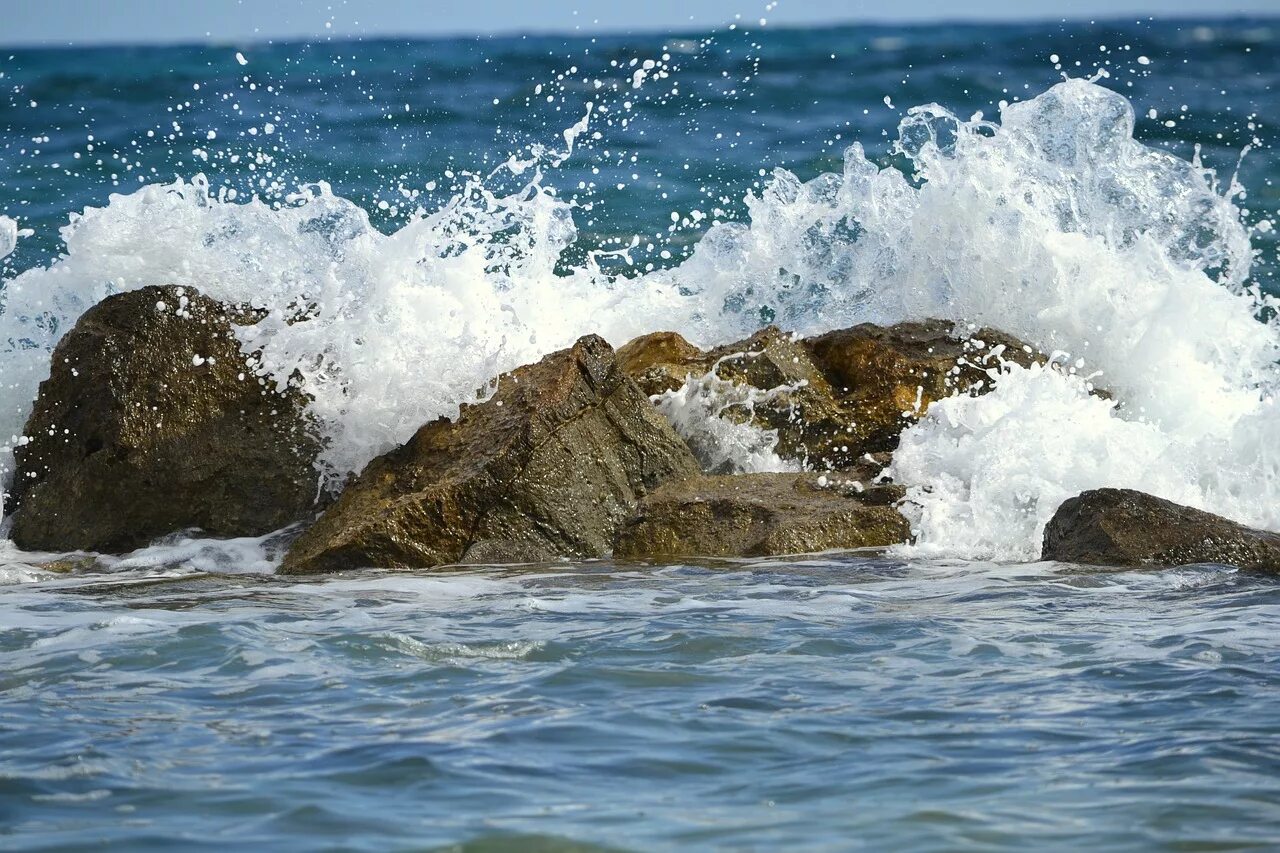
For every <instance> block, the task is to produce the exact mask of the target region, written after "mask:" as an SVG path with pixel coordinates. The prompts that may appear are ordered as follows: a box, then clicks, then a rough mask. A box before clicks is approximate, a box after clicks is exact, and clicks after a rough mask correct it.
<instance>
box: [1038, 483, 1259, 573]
mask: <svg viewBox="0 0 1280 853" xmlns="http://www.w3.org/2000/svg"><path fill="white" fill-rule="evenodd" d="M1042 557H1043V559H1046V560H1058V561H1061V562H1064V563H1084V564H1086V565H1093V566H1141V565H1155V566H1183V565H1187V564H1190V563H1223V564H1227V565H1233V566H1239V567H1240V568H1242V569H1250V570H1258V571H1267V572H1280V534H1276V533H1268V532H1266V531H1263V530H1254V529H1252V528H1249V527H1244V526H1243V525H1240V524H1236V523H1235V522H1234V521H1230V520H1228V519H1225V518H1222V517H1221V516H1217V515H1213V514H1212V513H1208V512H1204V511H1202V510H1198V509H1192V508H1190V507H1185V506H1181V505H1179V504H1176V503H1173V502H1172V501H1167V500H1164V499H1163V498H1157V497H1153V496H1152V495H1148V494H1145V493H1143V492H1137V491H1133V490H1131V489H1094V490H1092V491H1088V492H1084V493H1083V494H1080V495H1079V496H1077V497H1074V498H1071V499H1069V500H1067V501H1065V502H1064V503H1063V504H1062V506H1060V507H1058V511H1057V512H1056V513H1054V515H1053V518H1052V519H1050V521H1049V524H1048V525H1047V526H1046V527H1045V531H1044V549H1043V552H1042Z"/></svg>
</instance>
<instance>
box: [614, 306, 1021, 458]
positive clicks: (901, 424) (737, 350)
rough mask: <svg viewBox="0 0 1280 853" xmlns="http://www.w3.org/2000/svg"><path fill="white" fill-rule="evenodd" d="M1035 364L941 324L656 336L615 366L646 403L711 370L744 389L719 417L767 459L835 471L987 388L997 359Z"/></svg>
mask: <svg viewBox="0 0 1280 853" xmlns="http://www.w3.org/2000/svg"><path fill="white" fill-rule="evenodd" d="M1045 360H1046V359H1045V357H1044V356H1043V355H1042V354H1040V353H1038V352H1036V351H1034V350H1033V349H1032V348H1031V347H1030V346H1027V345H1026V344H1024V343H1023V342H1022V341H1019V340H1017V339H1016V338H1013V337H1011V336H1009V335H1005V334H1002V333H1000V332H996V331H993V330H990V329H982V330H980V331H978V332H975V333H968V334H957V333H956V331H955V324H953V323H950V322H947V321H942V320H927V321H924V322H920V323H900V324H898V325H895V326H875V325H871V324H862V325H859V326H854V327H852V328H849V329H841V330H838V331H834V332H828V333H827V334H824V335H819V336H817V337H815V338H811V339H807V340H799V339H797V338H795V336H793V335H790V334H787V333H785V332H782V331H780V330H779V329H778V328H777V327H775V326H769V327H767V328H765V329H762V330H760V331H759V332H757V333H756V334H754V335H752V336H751V337H750V338H747V339H745V340H742V341H737V342H735V343H732V344H727V345H725V346H722V347H717V348H716V349H714V350H711V351H709V352H703V351H702V350H699V349H698V348H697V347H695V346H693V345H692V344H690V343H689V342H688V341H686V340H685V339H684V338H682V337H681V336H680V335H678V334H676V333H674V332H657V333H654V334H650V335H644V336H642V337H639V338H636V339H635V340H633V341H631V342H630V343H628V344H627V345H626V346H624V347H622V349H620V350H619V361H620V363H621V364H622V365H623V369H624V370H625V371H626V372H627V373H628V375H630V376H631V377H632V378H633V379H635V380H636V382H637V383H638V384H639V385H640V387H641V388H643V389H644V390H645V393H647V394H649V395H651V396H654V395H659V394H663V393H666V392H672V391H677V390H678V389H681V388H682V386H685V384H686V380H687V379H688V378H689V377H693V378H695V379H696V378H697V377H701V376H705V375H706V374H707V373H708V372H709V371H713V370H714V375H715V376H716V377H717V378H718V379H719V380H723V381H727V382H731V383H733V384H734V385H735V386H737V387H739V388H745V389H751V393H750V394H749V395H748V397H749V399H748V400H747V401H746V402H741V401H738V400H728V401H727V404H726V405H725V406H724V407H723V408H722V409H721V410H720V412H719V417H721V418H725V419H728V420H731V421H734V422H736V423H750V424H752V425H754V426H756V427H758V428H760V429H764V430H774V431H776V433H777V436H778V442H777V446H776V447H775V452H776V453H777V454H778V455H779V456H781V457H782V458H784V459H789V460H792V461H795V462H798V463H801V464H802V465H803V466H804V467H806V468H808V469H813V470H833V469H834V470H844V469H847V468H849V467H851V466H853V465H856V464H857V463H858V460H860V459H862V458H863V456H865V455H866V454H867V453H883V452H886V451H892V450H893V449H894V448H895V447H897V444H898V437H899V435H900V434H901V432H902V430H903V429H905V428H906V427H908V426H910V425H911V424H912V423H915V422H916V421H917V420H919V419H920V418H921V417H922V416H923V415H924V413H925V412H926V411H927V410H928V408H929V404H930V403H932V402H933V401H934V400H939V399H943V398H945V397H950V396H952V395H953V394H956V393H962V394H981V393H985V392H986V391H989V390H991V389H992V388H993V387H994V376H995V373H996V371H997V370H998V368H999V365H1000V363H1001V362H1002V361H1009V362H1012V363H1015V364H1021V365H1023V366H1027V365H1030V364H1031V363H1033V362H1037V363H1044V362H1045ZM739 396H741V395H739Z"/></svg>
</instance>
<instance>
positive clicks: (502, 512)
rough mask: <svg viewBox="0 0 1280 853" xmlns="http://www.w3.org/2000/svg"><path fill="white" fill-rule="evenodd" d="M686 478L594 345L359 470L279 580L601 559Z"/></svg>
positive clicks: (431, 426) (682, 462) (505, 379)
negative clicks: (645, 507)
mask: <svg viewBox="0 0 1280 853" xmlns="http://www.w3.org/2000/svg"><path fill="white" fill-rule="evenodd" d="M697 470H698V466H697V462H696V460H694V458H693V456H692V454H691V453H690V452H689V449H688V447H687V446H686V445H685V444H684V442H683V441H682V440H681V439H680V437H679V436H678V435H676V434H675V432H674V431H673V430H672V429H671V426H670V425H669V424H668V423H667V422H666V421H665V420H664V419H663V417H662V416H661V415H660V414H659V413H658V412H657V410H655V409H654V408H653V406H652V405H651V404H650V403H649V401H648V400H647V399H646V398H645V395H644V394H643V392H641V390H640V389H639V388H638V387H636V385H635V383H634V382H632V381H631V380H630V379H629V378H627V376H626V374H624V373H623V372H622V370H621V369H620V368H619V366H618V363H617V360H616V358H615V355H614V352H613V350H612V349H611V348H610V347H609V345H608V344H607V343H605V342H604V340H602V339H601V338H599V337H596V336H594V335H592V336H588V337H584V338H582V339H580V340H579V341H578V342H577V343H576V344H574V346H573V347H572V348H570V349H566V350H561V351H560V352H556V353H552V354H551V355H549V356H547V357H546V358H544V359H543V360H542V361H540V362H538V363H537V364H533V365H526V366H525V367H521V368H518V369H517V370H515V371H513V372H511V373H509V374H504V375H503V376H502V377H500V378H499V381H498V387H497V391H496V393H495V395H494V396H493V397H492V398H490V399H489V400H487V401H485V402H483V403H480V404H477V405H472V406H464V407H463V408H462V411H461V413H460V414H459V416H458V419H457V420H456V421H449V420H446V419H443V418H442V419H440V420H436V421H432V422H431V423H428V424H426V425H425V426H423V427H422V428H421V429H419V430H418V432H417V433H416V434H415V435H414V436H413V438H412V439H410V440H409V442H408V443H407V444H405V445H404V446H402V447H400V448H397V449H396V450H393V451H392V452H390V453H388V454H385V455H383V456H380V457H378V458H377V459H375V460H373V461H372V462H371V463H369V465H368V466H367V467H366V468H365V470H364V471H363V472H362V473H361V474H360V476H359V478H358V479H356V480H355V481H354V482H353V483H351V484H350V485H348V487H347V489H346V490H345V491H344V492H343V494H342V496H341V497H340V498H339V499H338V501H337V502H336V503H335V504H334V505H333V506H332V507H330V508H329V509H328V510H327V511H326V512H325V513H324V515H322V516H321V518H320V520H319V521H318V522H317V523H316V524H315V526H314V527H312V528H311V529H310V530H308V531H307V532H306V533H304V534H303V535H302V536H301V537H300V538H299V539H298V540H297V541H296V542H295V543H294V545H293V547H292V548H291V549H290V551H289V553H288V554H287V555H286V557H285V561H284V564H283V566H282V567H281V572H283V573H285V574H310V573H317V572H331V571H338V570H342V569H349V568H359V567H366V566H368V567H382V568H425V567H431V566H437V565H443V564H453V563H512V562H536V561H544V560H554V559H559V558H562V557H571V558H589V557H599V556H603V555H605V554H607V553H608V552H609V551H610V550H611V549H612V546H613V539H614V536H615V534H616V531H617V528H618V527H619V526H621V524H622V523H623V522H625V521H626V520H627V519H628V518H630V517H631V514H632V512H633V511H634V509H635V506H636V503H637V501H638V500H639V498H640V497H641V496H642V495H643V494H645V493H646V492H647V491H649V490H650V489H652V488H654V487H656V486H657V485H658V484H659V483H661V482H662V481H664V480H666V479H669V478H672V477H676V478H679V477H687V476H690V475H692V474H695V473H696V472H697Z"/></svg>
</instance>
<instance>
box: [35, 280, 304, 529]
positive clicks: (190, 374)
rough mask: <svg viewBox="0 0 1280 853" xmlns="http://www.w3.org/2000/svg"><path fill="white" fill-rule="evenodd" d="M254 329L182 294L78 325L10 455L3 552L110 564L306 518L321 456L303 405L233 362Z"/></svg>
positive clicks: (162, 293)
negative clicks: (106, 557) (9, 523)
mask: <svg viewBox="0 0 1280 853" xmlns="http://www.w3.org/2000/svg"><path fill="white" fill-rule="evenodd" d="M184 300H185V302H184ZM160 303H163V305H164V307H163V309H161V308H160V307H159V305H160ZM257 319H258V318H257V317H255V316H252V315H250V314H248V313H246V312H242V311H237V310H236V309H233V308H231V307H229V306H226V305H223V304H221V303H219V302H215V301H214V300H212V299H208V298H206V297H204V296H202V295H200V294H198V293H197V292H196V291H194V290H192V289H191V288H185V289H184V288H180V287H146V288H143V289H141V290H135V291H132V292H129V293H123V294H120V295H117V296H112V297H109V298H107V299H105V300H103V301H102V302H101V303H99V304H98V305H96V306H94V307H93V308H91V309H90V310H89V311H87V312H86V313H85V314H84V316H82V317H81V318H80V320H79V322H77V323H76V325H75V327H74V328H73V329H72V330H71V331H70V332H68V333H67V334H66V335H65V336H64V337H63V338H62V340H61V341H60V342H59V344H58V346H57V347H56V348H55V349H54V352H53V359H52V365H51V372H50V376H49V378H48V379H47V380H45V381H44V382H43V383H41V385H40V391H39V395H38V397H37V399H36V402H35V406H34V408H33V410H32V413H31V416H30V418H29V420H28V421H27V424H26V427H25V429H24V435H25V436H26V438H27V439H29V443H28V444H25V445H23V446H20V447H18V448H17V450H16V452H15V454H14V455H15V459H16V471H15V475H14V482H13V490H12V495H11V498H12V503H13V504H14V505H16V512H15V513H14V515H13V527H12V531H11V534H10V535H11V536H12V538H13V541H14V542H15V543H16V544H17V545H18V546H19V547H21V548H26V549H30V550H45V551H71V550H85V551H105V552H120V551H127V550H131V549H133V548H137V547H140V546H142V545H145V544H147V543H148V542H150V541H151V540H152V539H154V538H156V537H158V536H161V535H163V534H165V533H170V532H173V531H175V530H181V529H184V528H191V527H197V528H200V529H202V530H203V531H204V532H205V533H207V534H209V535H211V536H253V535H258V534H262V533H266V532H268V531H271V530H275V529H277V528H280V527H283V526H285V525H287V524H290V523H291V522H294V521H297V520H299V519H300V518H303V517H305V516H306V515H308V514H309V513H310V512H311V511H312V507H313V505H314V503H315V501H316V496H317V493H318V491H319V474H318V471H317V470H316V467H315V459H316V455H317V453H318V452H319V449H320V444H319V441H318V440H317V439H316V437H315V436H314V434H313V431H312V430H311V428H310V424H309V422H308V420H307V416H306V414H305V407H306V399H305V398H304V397H303V395H302V394H300V393H299V392H297V391H295V390H289V391H287V392H285V393H284V394H280V393H277V392H276V390H275V387H274V384H271V383H264V382H261V381H259V379H258V378H257V377H256V375H255V373H254V363H253V361H254V360H253V359H252V358H251V357H247V356H245V355H244V353H242V352H241V350H240V345H239V343H238V341H237V340H236V337H235V334H234V331H233V324H237V325H245V324H248V323H252V322H256V320H257Z"/></svg>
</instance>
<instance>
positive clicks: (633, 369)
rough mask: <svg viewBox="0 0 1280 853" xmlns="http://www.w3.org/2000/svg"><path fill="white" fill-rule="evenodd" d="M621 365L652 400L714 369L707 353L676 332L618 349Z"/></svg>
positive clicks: (643, 337)
mask: <svg viewBox="0 0 1280 853" xmlns="http://www.w3.org/2000/svg"><path fill="white" fill-rule="evenodd" d="M617 358H618V366H619V367H621V368H622V372H623V373H625V374H627V375H628V376H630V377H631V378H632V379H633V380H635V383H636V384H637V385H639V386H640V389H641V390H642V391H644V393H645V394H647V395H649V396H650V397H652V396H654V395H657V394H661V393H662V392H664V391H674V390H675V389H677V388H679V387H680V386H681V385H683V384H684V380H685V377H686V376H688V375H693V376H699V375H701V374H704V373H706V372H707V370H708V369H710V366H711V362H710V360H709V359H708V358H707V354H706V353H705V352H703V351H702V350H700V349H698V348H697V347H695V346H694V345H693V344H691V343H689V342H688V341H686V340H685V339H684V337H683V336H681V335H679V334H678V333H676V332H652V333H650V334H647V335H641V336H640V337H638V338H635V339H634V340H632V341H630V342H628V343H626V344H624V345H623V346H621V347H619V348H618V353H617Z"/></svg>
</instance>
